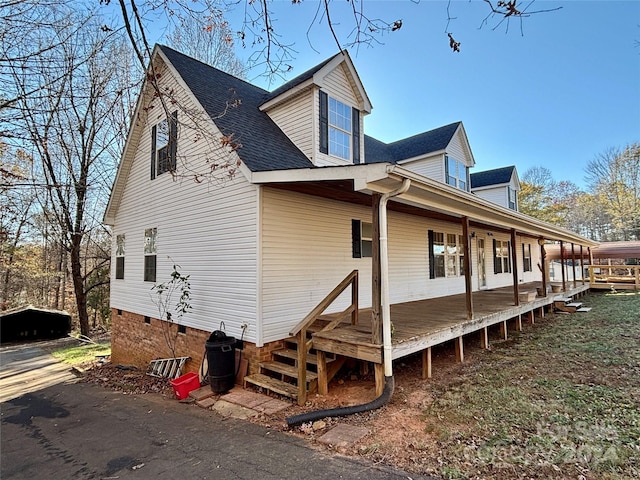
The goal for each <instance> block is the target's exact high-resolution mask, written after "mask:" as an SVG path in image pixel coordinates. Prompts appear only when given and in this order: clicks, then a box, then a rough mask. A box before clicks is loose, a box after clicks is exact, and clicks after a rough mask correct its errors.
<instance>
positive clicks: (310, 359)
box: [273, 348, 335, 366]
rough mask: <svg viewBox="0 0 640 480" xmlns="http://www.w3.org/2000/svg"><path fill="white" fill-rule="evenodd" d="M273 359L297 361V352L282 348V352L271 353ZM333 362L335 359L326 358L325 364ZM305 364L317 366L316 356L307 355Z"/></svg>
mask: <svg viewBox="0 0 640 480" xmlns="http://www.w3.org/2000/svg"><path fill="white" fill-rule="evenodd" d="M273 355H274V357H284V358H288V359H291V360H298V352H297V351H296V350H293V349H291V348H283V349H282V350H276V351H274V352H273ZM333 361H335V358H329V357H328V358H327V363H331V362H333ZM307 363H310V364H311V365H316V366H317V365H318V356H317V355H316V354H315V353H307Z"/></svg>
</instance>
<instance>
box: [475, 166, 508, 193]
mask: <svg viewBox="0 0 640 480" xmlns="http://www.w3.org/2000/svg"><path fill="white" fill-rule="evenodd" d="M515 168H516V167H514V166H513V165H511V166H509V167H502V168H496V169H494V170H486V171H484V172H476V173H472V174H471V175H470V177H471V188H480V187H486V186H488V185H501V184H504V183H509V182H510V181H511V176H512V175H513V170H514V169H515Z"/></svg>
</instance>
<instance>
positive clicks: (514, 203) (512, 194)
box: [507, 187, 518, 210]
mask: <svg viewBox="0 0 640 480" xmlns="http://www.w3.org/2000/svg"><path fill="white" fill-rule="evenodd" d="M507 188H508V189H509V208H510V209H511V210H518V195H517V193H518V192H516V190H515V189H514V188H511V187H507Z"/></svg>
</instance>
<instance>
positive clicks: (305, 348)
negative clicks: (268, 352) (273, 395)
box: [289, 270, 358, 405]
mask: <svg viewBox="0 0 640 480" xmlns="http://www.w3.org/2000/svg"><path fill="white" fill-rule="evenodd" d="M349 286H351V305H349V307H348V308H347V309H346V310H345V312H347V311H348V312H349V313H351V323H352V324H353V325H357V324H358V270H353V271H352V272H351V273H350V274H349V275H347V276H346V277H345V278H344V280H342V281H341V282H340V283H339V284H338V285H337V286H336V287H335V288H334V289H333V290H331V292H329V294H328V295H327V296H326V297H324V298H323V299H322V300H321V301H320V303H318V305H316V307H315V308H314V309H313V310H311V312H309V314H308V315H307V316H306V317H304V318H303V319H302V321H300V322H299V323H298V324H297V325H296V326H295V327H293V329H292V330H291V331H290V332H289V335H291V336H292V337H296V338H297V341H298V405H304V404H305V402H306V401H307V353H308V352H309V350H311V348H312V347H313V341H312V340H309V341H307V329H308V328H309V327H310V326H311V324H313V322H315V321H316V320H317V318H318V317H319V316H320V315H322V313H323V312H324V311H325V310H326V309H327V308H329V306H330V305H331V304H332V303H333V302H334V301H335V300H336V299H337V298H338V297H339V296H340V295H341V294H342V292H344V291H345V290H346V289H347V287H349ZM345 312H343V313H345ZM341 317H342V315H340V317H339V318H341ZM337 324H338V322H335V321H334V322H331V323H330V324H329V325H327V327H330V328H335V327H336V326H337ZM327 327H325V329H328V328H327Z"/></svg>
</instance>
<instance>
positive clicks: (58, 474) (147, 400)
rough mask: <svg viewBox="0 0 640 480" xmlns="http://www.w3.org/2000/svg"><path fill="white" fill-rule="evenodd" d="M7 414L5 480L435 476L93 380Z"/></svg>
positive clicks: (2, 408)
mask: <svg viewBox="0 0 640 480" xmlns="http://www.w3.org/2000/svg"><path fill="white" fill-rule="evenodd" d="M5 358H6V357H5ZM22 361H24V359H23V360H22ZM0 417H1V423H0V429H1V430H0V437H1V440H0V442H1V443H0V446H1V453H0V455H1V456H0V478H2V479H3V480H8V479H29V480H33V479H47V480H49V479H52V478H56V479H58V478H59V479H102V480H115V479H126V478H140V479H147V478H149V479H150V478H167V479H189V480H190V479H247V480H249V479H250V480H258V479H259V480H270V479H274V480H275V479H284V478H286V479H302V478H313V479H327V480H328V479H340V478H344V479H356V480H357V479H363V480H364V479H367V480H378V479H380V480H381V479H392V480H393V479H407V478H413V479H418V478H426V477H420V476H416V475H408V474H406V473H403V472H400V471H397V470H392V469H389V468H386V467H380V466H377V465H373V464H370V463H366V462H361V461H358V460H354V459H349V458H345V457H341V456H339V455H330V454H327V453H325V452H320V451H317V450H314V449H312V448H309V446H308V445H307V444H306V443H305V442H304V441H303V440H300V439H298V438H295V437H292V436H289V435H286V434H283V433H281V432H277V431H275V430H270V429H266V428H264V427H260V426H257V425H254V424H251V423H248V422H244V421H241V420H234V419H223V417H221V416H219V415H218V414H217V413H215V412H213V411H211V410H206V409H202V408H198V407H196V406H193V405H187V404H182V403H179V402H177V401H176V400H174V399H168V398H164V397H161V396H159V395H155V394H147V395H138V396H136V395H124V394H122V393H118V392H114V391H111V390H106V389H103V388H101V387H99V386H96V385H93V384H84V383H70V384H69V383H61V384H58V385H54V386H49V387H46V388H44V389H41V390H39V391H36V392H31V393H26V394H24V395H22V396H18V397H15V398H12V399H9V400H7V401H5V402H3V403H1V404H0Z"/></svg>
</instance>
